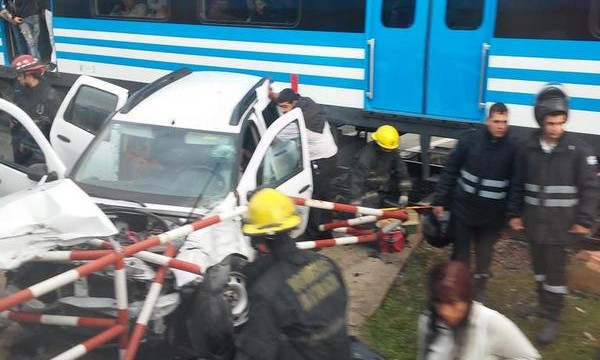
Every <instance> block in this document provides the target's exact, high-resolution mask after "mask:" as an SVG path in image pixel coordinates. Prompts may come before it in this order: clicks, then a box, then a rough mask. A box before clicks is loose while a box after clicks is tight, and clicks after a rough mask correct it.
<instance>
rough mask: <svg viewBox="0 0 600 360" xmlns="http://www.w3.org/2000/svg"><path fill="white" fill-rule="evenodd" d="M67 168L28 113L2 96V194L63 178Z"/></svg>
mask: <svg viewBox="0 0 600 360" xmlns="http://www.w3.org/2000/svg"><path fill="white" fill-rule="evenodd" d="M66 169H67V168H66V166H65V165H64V163H63V162H62V161H61V159H60V158H59V157H58V155H57V154H56V152H54V150H53V149H52V147H51V146H50V143H49V142H48V140H47V139H46V138H45V137H44V134H42V132H41V131H40V129H39V128H38V127H37V125H36V124H35V123H34V121H33V120H32V119H31V118H30V117H29V115H27V114H26V113H25V112H24V111H23V110H21V108H19V107H18V106H16V105H14V104H13V103H11V102H8V101H6V100H4V99H0V196H4V195H8V194H12V193H14V192H17V191H20V190H24V189H27V188H31V187H34V186H35V185H36V184H38V183H39V182H40V180H45V181H49V180H52V179H61V178H63V177H64V176H65V173H66Z"/></svg>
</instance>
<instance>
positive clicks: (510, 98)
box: [487, 91, 600, 111]
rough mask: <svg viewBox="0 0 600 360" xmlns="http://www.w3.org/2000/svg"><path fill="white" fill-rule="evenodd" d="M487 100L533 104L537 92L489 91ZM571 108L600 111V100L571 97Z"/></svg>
mask: <svg viewBox="0 0 600 360" xmlns="http://www.w3.org/2000/svg"><path fill="white" fill-rule="evenodd" d="M487 101H489V102H496V101H502V102H505V103H510V104H519V105H529V106H531V105H533V103H534V102H535V94H518V93H509V92H502V91H488V92H487ZM571 109H573V110H586V111H600V100H595V99H583V98H573V97H572V98H571Z"/></svg>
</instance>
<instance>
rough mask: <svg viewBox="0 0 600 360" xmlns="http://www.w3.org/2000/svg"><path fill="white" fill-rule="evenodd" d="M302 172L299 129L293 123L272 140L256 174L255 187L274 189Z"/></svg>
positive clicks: (296, 124) (295, 122)
mask: <svg viewBox="0 0 600 360" xmlns="http://www.w3.org/2000/svg"><path fill="white" fill-rule="evenodd" d="M301 171H302V143H301V139H300V127H299V126H298V122H297V121H294V122H292V123H290V124H289V125H288V126H286V127H285V128H283V129H282V130H281V131H280V132H279V134H277V136H276V137H275V139H273V142H272V143H271V145H270V146H269V148H268V150H267V152H266V154H265V157H264V158H263V161H262V163H261V164H260V167H259V168H258V172H257V174H256V184H257V186H264V185H268V186H270V187H276V186H277V185H279V184H281V183H282V182H284V181H286V180H288V179H290V178H291V177H293V176H294V175H296V174H298V173H299V172H301Z"/></svg>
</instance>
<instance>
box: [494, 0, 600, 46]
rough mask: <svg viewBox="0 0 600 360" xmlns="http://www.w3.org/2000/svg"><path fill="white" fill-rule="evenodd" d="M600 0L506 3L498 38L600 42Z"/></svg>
mask: <svg viewBox="0 0 600 360" xmlns="http://www.w3.org/2000/svg"><path fill="white" fill-rule="evenodd" d="M598 3H599V0H503V1H499V2H498V11H497V20H496V30H495V36H496V37H500V38H529V39H557V40H594V39H596V40H597V39H599V38H600V31H599V30H600V16H599V14H598V12H599V11H600V9H599V4H598Z"/></svg>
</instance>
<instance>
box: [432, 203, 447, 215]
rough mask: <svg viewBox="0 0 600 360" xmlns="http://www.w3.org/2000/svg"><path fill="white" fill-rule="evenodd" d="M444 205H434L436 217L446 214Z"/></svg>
mask: <svg viewBox="0 0 600 360" xmlns="http://www.w3.org/2000/svg"><path fill="white" fill-rule="evenodd" d="M444 210H445V209H444V207H443V206H434V207H433V215H435V217H437V218H440V217H442V216H443V215H444Z"/></svg>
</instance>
